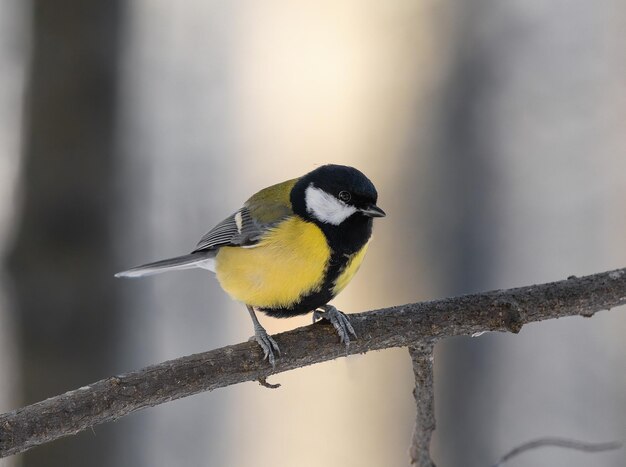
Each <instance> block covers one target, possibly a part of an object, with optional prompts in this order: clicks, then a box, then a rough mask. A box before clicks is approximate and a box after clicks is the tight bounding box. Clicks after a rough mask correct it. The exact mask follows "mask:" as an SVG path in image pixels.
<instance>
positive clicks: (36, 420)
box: [0, 268, 626, 457]
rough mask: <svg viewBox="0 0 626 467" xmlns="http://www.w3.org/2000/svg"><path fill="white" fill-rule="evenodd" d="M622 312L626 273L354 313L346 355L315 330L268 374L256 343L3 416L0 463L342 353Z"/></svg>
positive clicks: (291, 339) (324, 331)
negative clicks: (61, 440)
mask: <svg viewBox="0 0 626 467" xmlns="http://www.w3.org/2000/svg"><path fill="white" fill-rule="evenodd" d="M625 303H626V268H624V269H618V270H615V271H610V272H604V273H599V274H594V275H591V276H586V277H581V278H576V277H573V276H572V277H570V278H569V279H567V280H563V281H559V282H552V283H547V284H542V285H532V286H527V287H520V288H515V289H508V290H497V291H491V292H486V293H480V294H473V295H465V296H461V297H456V298H446V299H442V300H435V301H430V302H421V303H411V304H407V305H400V306H394V307H389V308H383V309H379V310H375V311H369V312H365V313H358V314H353V315H351V321H352V324H353V326H354V329H355V330H356V333H357V335H358V336H359V338H358V339H357V340H355V341H354V342H353V343H352V344H351V345H350V348H349V349H348V351H347V352H346V348H345V346H343V345H342V344H340V343H339V342H338V339H337V335H336V334H335V332H334V330H333V328H332V326H328V325H324V324H319V323H318V324H315V325H311V326H306V327H302V328H298V329H294V330H292V331H289V332H285V333H282V334H278V335H276V336H274V337H275V339H276V341H277V342H278V344H279V345H280V348H281V351H282V353H281V356H280V358H279V359H278V360H277V362H276V367H275V368H272V367H271V366H270V365H269V364H268V363H267V362H266V361H263V360H262V352H261V349H260V348H259V346H258V345H257V344H256V343H254V342H244V343H241V344H237V345H231V346H227V347H223V348H221V349H216V350H211V351H209V352H204V353H200V354H196V355H190V356H186V357H182V358H179V359H176V360H171V361H167V362H163V363H160V364H157V365H153V366H150V367H147V368H144V369H142V370H138V371H133V372H130V373H126V374H123V375H119V376H114V377H111V378H107V379H104V380H101V381H98V382H96V383H93V384H91V385H89V386H85V387H83V388H80V389H76V390H74V391H70V392H67V393H65V394H62V395H59V396H56V397H52V398H50V399H47V400H45V401H42V402H38V403H36V404H33V405H30V406H27V407H24V408H21V409H18V410H15V411H13V412H9V413H6V414H3V415H0V455H1V456H3V457H4V456H8V455H11V454H15V453H18V452H22V451H25V450H27V449H29V448H31V447H34V446H37V445H40V444H43V443H47V442H49V441H53V440H55V439H58V438H61V437H63V436H68V435H71V434H75V433H78V432H80V431H82V430H84V429H85V428H88V427H91V426H93V425H96V424H99V423H104V422H107V421H112V420H116V419H118V418H120V417H123V416H125V415H127V414H129V413H132V412H135V411H137V410H139V409H142V408H145V407H150V406H154V405H158V404H162V403H164V402H167V401H170V400H174V399H179V398H181V397H186V396H190V395H192V394H197V393H199V392H202V391H210V390H213V389H216V388H220V387H225V386H229V385H232V384H237V383H241V382H244V381H254V380H259V379H261V380H262V379H263V378H266V377H268V376H269V375H271V374H275V373H281V372H283V371H287V370H292V369H295V368H300V367H303V366H307V365H312V364H314V363H319V362H324V361H327V360H332V359H335V358H338V357H343V356H346V355H347V354H356V353H365V352H369V351H371V350H380V349H386V348H391V347H410V346H413V347H415V346H417V345H419V344H420V343H422V344H423V343H424V342H434V341H436V340H437V339H441V338H445V337H450V336H457V335H468V334H470V335H471V334H475V333H478V332H483V331H511V332H515V333H517V332H519V330H520V329H521V328H522V326H523V325H524V324H526V323H531V322H536V321H542V320H545V319H552V318H561V317H565V316H575V315H580V316H585V317H590V316H592V315H593V314H594V313H596V312H597V311H600V310H603V309H610V308H613V307H616V306H619V305H623V304H625ZM431 403H432V402H431Z"/></svg>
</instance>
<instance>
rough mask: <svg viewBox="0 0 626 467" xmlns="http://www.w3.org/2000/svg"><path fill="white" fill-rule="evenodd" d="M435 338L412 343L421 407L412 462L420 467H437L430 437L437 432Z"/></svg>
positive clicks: (417, 392) (416, 394)
mask: <svg viewBox="0 0 626 467" xmlns="http://www.w3.org/2000/svg"><path fill="white" fill-rule="evenodd" d="M434 345H435V344H434V341H426V342H420V343H417V344H415V345H412V346H409V354H410V355H411V359H412V360H413V373H414V374H415V388H414V389H413V396H414V397H415V405H416V406H417V414H416V416H415V427H414V428H413V439H412V441H411V449H410V451H409V454H410V456H411V464H415V465H417V466H418V467H435V464H434V463H433V461H432V459H431V458H430V439H431V438H432V435H433V431H435V407H434V405H435V394H434V388H433V356H434V355H433V348H434Z"/></svg>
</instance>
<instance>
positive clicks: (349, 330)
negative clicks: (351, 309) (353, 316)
mask: <svg viewBox="0 0 626 467" xmlns="http://www.w3.org/2000/svg"><path fill="white" fill-rule="evenodd" d="M321 318H324V319H326V320H328V321H330V324H332V325H333V327H334V328H335V330H336V331H337V334H339V339H340V340H341V342H343V343H345V344H346V351H347V349H348V347H349V346H350V334H352V335H353V336H354V337H355V338H356V332H354V328H353V327H352V324H350V320H349V319H348V317H347V316H346V315H345V314H344V313H342V312H341V311H339V310H338V309H337V308H335V307H334V306H332V305H324V306H322V307H319V308H318V309H317V310H315V311H314V312H313V323H315V322H316V321H317V320H319V319H321Z"/></svg>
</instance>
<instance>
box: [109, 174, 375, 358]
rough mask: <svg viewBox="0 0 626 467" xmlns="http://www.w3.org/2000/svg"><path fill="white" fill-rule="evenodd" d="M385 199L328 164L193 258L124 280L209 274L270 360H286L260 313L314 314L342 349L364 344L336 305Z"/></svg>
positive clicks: (247, 208) (214, 237)
mask: <svg viewBox="0 0 626 467" xmlns="http://www.w3.org/2000/svg"><path fill="white" fill-rule="evenodd" d="M377 198H378V194H377V192H376V188H375V187H374V185H373V184H372V182H371V181H370V180H369V179H368V178H367V177H366V176H365V175H363V174H362V173H361V172H360V171H358V170H357V169H355V168H353V167H347V166H343V165H324V166H322V167H319V168H317V169H315V170H313V171H312V172H309V173H308V174H306V175H304V176H302V177H300V178H296V179H293V180H288V181H286V182H282V183H279V184H277V185H273V186H270V187H268V188H265V189H263V190H261V191H259V192H258V193H256V194H255V195H253V196H252V197H251V198H250V199H249V200H248V201H246V202H245V203H244V205H243V207H242V208H241V209H239V210H238V211H237V212H235V213H234V214H233V215H231V216H229V217H227V218H226V219H224V220H223V221H222V222H220V223H219V224H217V225H216V226H215V227H214V228H213V229H212V230H211V231H209V233H207V234H206V235H205V236H204V237H202V238H201V239H200V242H198V244H197V245H196V248H195V249H194V250H193V251H192V252H191V253H190V254H188V255H184V256H178V257H176V258H170V259H165V260H162V261H157V262H154V263H148V264H144V265H142V266H138V267H135V268H132V269H129V270H128V271H123V272H120V273H117V274H116V275H115V276H116V277H141V276H147V275H150V274H156V273H160V272H165V271H172V270H179V269H189V268H203V269H208V270H209V271H212V272H214V273H215V274H216V276H217V280H218V281H219V283H220V285H221V286H222V288H223V289H224V290H225V291H226V292H227V293H228V294H229V295H230V296H231V297H232V298H233V299H235V300H238V301H240V302H243V303H244V304H245V305H246V307H247V308H248V312H249V313H250V317H251V318H252V322H253V324H254V333H255V339H256V340H257V342H258V343H259V345H260V346H261V347H262V348H263V351H264V353H265V355H264V358H268V359H269V362H270V363H271V364H272V365H274V364H275V355H274V352H276V353H278V354H280V349H279V348H278V344H277V343H276V341H275V340H274V339H273V338H272V337H271V336H269V335H268V334H267V332H266V331H265V329H264V328H263V327H262V326H261V324H260V323H259V320H258V319H257V317H256V315H255V310H257V311H262V312H264V313H266V314H268V315H269V316H273V317H277V318H286V317H290V316H295V315H301V314H306V313H309V312H313V322H315V321H317V320H318V319H320V318H325V319H327V320H328V321H330V322H331V323H332V325H333V326H334V327H335V329H336V330H337V333H338V334H339V337H340V339H341V341H342V342H344V343H345V344H346V346H347V345H349V343H350V334H352V335H353V336H354V337H356V334H355V332H354V329H353V328H352V325H351V324H350V321H349V319H348V318H347V317H346V315H344V314H343V313H342V312H340V311H339V310H337V309H336V308H335V307H334V306H332V305H329V304H328V302H329V301H330V300H331V299H333V298H334V297H335V296H336V295H337V294H338V293H339V292H341V291H342V290H343V289H344V288H345V286H346V285H347V284H348V282H350V280H351V279H352V277H353V276H354V274H355V273H356V271H357V270H358V268H359V266H360V264H361V262H362V261H363V257H364V255H365V252H366V250H367V245H368V242H369V239H370V237H371V234H372V218H374V217H383V216H385V213H384V211H383V210H382V209H380V208H379V207H378V206H376V201H377Z"/></svg>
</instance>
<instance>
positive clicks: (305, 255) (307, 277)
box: [215, 217, 360, 308]
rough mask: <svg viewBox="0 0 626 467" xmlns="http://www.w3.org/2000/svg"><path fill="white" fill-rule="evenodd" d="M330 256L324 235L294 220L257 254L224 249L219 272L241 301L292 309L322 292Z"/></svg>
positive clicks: (276, 230) (217, 265) (277, 229)
mask: <svg viewBox="0 0 626 467" xmlns="http://www.w3.org/2000/svg"><path fill="white" fill-rule="evenodd" d="M329 256H330V248H329V247H328V244H327V242H326V238H325V237H324V234H323V233H322V231H321V230H320V229H319V228H318V227H317V226H315V225H314V224H312V223H309V222H305V221H303V220H301V219H299V218H297V217H290V218H288V219H287V220H285V221H284V222H282V223H280V224H279V225H277V226H276V227H275V228H273V229H272V230H271V231H270V232H269V233H268V235H267V236H265V237H264V238H263V239H262V240H261V242H259V244H258V245H256V246H254V247H252V248H241V247H222V248H220V249H219V251H218V253H217V256H216V258H215V272H216V275H217V280H218V281H219V283H220V285H221V286H222V288H223V289H224V290H225V291H226V292H227V293H228V294H229V295H230V296H231V297H233V298H234V299H235V300H239V301H241V302H243V303H245V304H247V305H251V306H254V307H257V308H279V307H289V306H290V305H292V304H294V303H296V302H297V301H298V299H299V298H300V297H302V296H303V295H306V294H308V293H311V292H314V291H316V290H319V289H320V288H321V285H322V282H323V280H324V271H325V268H326V263H327V262H328V258H329ZM359 263H360V261H359ZM355 272H356V271H355ZM352 274H354V273H352ZM348 280H349V279H348ZM346 283H347V282H346Z"/></svg>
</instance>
